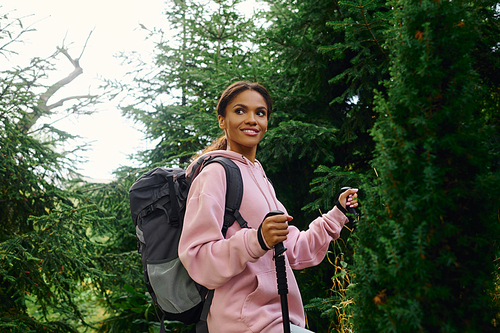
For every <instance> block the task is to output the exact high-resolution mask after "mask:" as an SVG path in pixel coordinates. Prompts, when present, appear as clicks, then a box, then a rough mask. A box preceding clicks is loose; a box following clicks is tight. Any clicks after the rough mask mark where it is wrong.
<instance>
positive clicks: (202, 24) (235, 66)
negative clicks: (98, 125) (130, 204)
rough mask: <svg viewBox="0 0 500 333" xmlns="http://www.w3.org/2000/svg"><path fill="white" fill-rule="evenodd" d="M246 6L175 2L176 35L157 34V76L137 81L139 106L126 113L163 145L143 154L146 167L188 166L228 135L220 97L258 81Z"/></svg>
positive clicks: (171, 8) (173, 27)
mask: <svg viewBox="0 0 500 333" xmlns="http://www.w3.org/2000/svg"><path fill="white" fill-rule="evenodd" d="M241 2H242V1H241V0H233V1H209V2H208V3H199V2H197V1H192V0H182V1H181V0H175V1H171V2H169V4H170V6H169V9H168V11H167V12H166V16H167V20H168V22H169V26H170V28H171V30H170V32H172V31H174V32H175V35H174V37H173V38H167V37H159V36H164V32H163V31H161V30H159V31H153V32H152V35H151V37H156V38H160V41H159V42H158V43H157V45H156V52H157V55H156V63H155V65H156V66H157V70H155V71H154V72H153V74H152V75H151V76H149V77H143V76H141V77H139V78H138V79H137V80H136V82H137V83H138V87H139V91H140V96H139V97H138V98H137V103H136V104H134V105H130V106H126V107H124V108H123V111H124V114H125V115H126V116H128V117H131V118H133V119H134V120H136V121H140V122H141V123H143V124H144V125H145V126H146V129H145V131H146V136H147V138H149V139H151V140H155V141H157V142H159V143H158V144H157V145H156V146H155V147H154V148H153V149H152V150H150V151H147V152H143V153H142V154H141V155H142V159H143V160H144V161H145V162H146V163H148V164H150V163H162V164H164V163H165V162H166V163H169V164H179V163H181V164H186V163H187V162H188V160H189V158H190V157H191V156H192V155H194V154H196V153H197V152H199V151H200V150H201V149H202V148H203V147H205V146H206V145H208V144H209V143H210V142H211V141H213V140H214V139H216V138H217V137H219V136H220V135H221V134H222V132H221V130H220V129H219V128H218V126H217V120H216V114H215V111H214V110H215V106H216V105H217V98H218V96H219V94H221V93H222V91H223V90H224V89H225V87H226V86H228V85H229V84H231V83H233V82H234V81H237V80H244V79H249V80H257V78H256V75H257V73H258V67H259V65H260V63H259V60H258V58H257V57H256V55H255V54H254V47H253V43H252V40H253V39H254V38H255V34H256V27H255V25H254V23H253V21H252V20H251V19H248V18H245V17H244V15H243V14H242V13H240V12H239V11H238V8H237V7H238V5H239V4H240V3H241ZM133 89H135V87H134V88H133Z"/></svg>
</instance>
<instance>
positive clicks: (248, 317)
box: [241, 270, 289, 332]
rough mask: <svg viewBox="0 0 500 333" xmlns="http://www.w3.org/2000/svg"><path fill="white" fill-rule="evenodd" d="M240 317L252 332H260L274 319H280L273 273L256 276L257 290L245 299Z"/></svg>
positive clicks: (279, 305) (279, 304)
mask: <svg viewBox="0 0 500 333" xmlns="http://www.w3.org/2000/svg"><path fill="white" fill-rule="evenodd" d="M287 274H289V271H288V270H287ZM241 317H242V320H243V322H244V323H245V324H246V325H247V326H248V327H249V328H251V329H252V331H253V332H260V331H262V329H264V328H265V327H267V326H268V325H269V323H271V322H272V321H274V320H275V319H276V318H281V303H280V297H279V295H278V287H277V282H276V272H275V271H268V272H264V273H261V274H259V275H257V288H256V289H255V290H254V291H253V292H251V293H250V294H249V295H248V296H247V297H246V299H245V302H244V303H243V308H242V311H241Z"/></svg>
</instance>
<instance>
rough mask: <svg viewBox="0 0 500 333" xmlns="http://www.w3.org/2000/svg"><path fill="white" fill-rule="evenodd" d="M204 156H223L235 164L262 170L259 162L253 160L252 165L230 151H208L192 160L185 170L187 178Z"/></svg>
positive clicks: (238, 154)
mask: <svg viewBox="0 0 500 333" xmlns="http://www.w3.org/2000/svg"><path fill="white" fill-rule="evenodd" d="M206 156H224V157H227V158H229V159H231V160H233V161H235V162H240V163H243V164H246V165H250V166H252V165H254V166H259V169H261V170H262V166H261V164H260V162H259V161H257V160H255V163H252V162H251V161H250V160H249V159H247V158H246V157H245V156H243V155H241V154H240V153H236V152H234V151H231V150H213V151H210V152H208V153H205V154H203V155H201V156H200V157H198V158H197V159H196V160H194V161H193V162H192V163H191V164H190V165H189V166H188V168H187V169H186V175H189V178H191V173H192V172H193V170H194V169H195V168H197V169H199V167H200V164H199V163H198V161H199V160H200V158H202V157H206ZM198 173H199V170H198V171H196V172H195V173H194V177H196V176H197V175H198ZM189 180H190V181H191V180H192V179H189Z"/></svg>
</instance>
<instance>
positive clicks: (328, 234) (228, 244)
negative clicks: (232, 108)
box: [179, 150, 347, 333]
mask: <svg viewBox="0 0 500 333" xmlns="http://www.w3.org/2000/svg"><path fill="white" fill-rule="evenodd" d="M209 154H210V155H221V156H226V157H229V158H230V159H232V160H233V161H234V162H236V164H237V165H238V166H239V168H240V170H241V175H242V178H243V199H242V203H241V207H240V213H241V215H242V216H243V218H244V219H245V220H246V221H247V222H248V225H249V226H250V227H251V229H241V228H240V226H239V225H238V223H237V222H235V223H234V224H233V225H232V226H231V227H230V228H229V229H228V232H227V236H226V239H224V237H223V236H222V233H221V229H222V222H223V216H224V203H225V196H226V175H225V171H224V168H223V167H222V166H221V165H219V164H218V163H212V164H210V165H208V166H207V167H205V168H204V169H203V170H202V172H200V174H199V175H198V176H197V177H196V178H195V180H194V181H193V183H192V185H191V189H190V191H189V196H188V202H187V208H186V215H185V218H184V228H183V231H182V236H181V239H180V243H179V257H180V259H181V261H182V263H183V264H184V266H185V267H186V269H187V271H188V272H189V275H190V276H191V277H192V278H193V279H194V280H195V281H196V282H198V283H199V284H201V285H204V286H206V287H207V288H209V289H215V294H214V299H213V302H212V306H211V308H210V313H209V316H208V327H209V331H210V333H217V332H221V333H228V332H237V333H242V332H261V333H270V332H273V333H274V332H279V331H280V330H281V329H282V327H283V323H282V315H281V303H280V297H279V295H278V289H277V283H276V268H275V263H274V260H273V253H274V251H272V250H270V251H264V250H263V249H262V248H261V246H260V245H259V242H258V240H257V229H258V227H259V225H260V224H261V223H262V220H263V219H264V216H265V215H266V214H267V213H268V212H269V211H271V210H276V209H278V210H281V211H283V212H285V213H286V210H285V207H283V205H282V204H281V203H280V202H279V201H278V199H277V198H276V194H275V192H274V188H273V187H272V185H271V184H270V183H269V181H268V180H267V178H266V175H265V173H264V169H263V168H262V166H261V165H260V163H259V162H258V161H256V162H255V163H252V162H251V161H249V160H248V159H246V158H245V157H243V156H241V155H240V154H238V153H235V152H232V151H225V150H224V151H223V150H218V151H213V152H210V153H209ZM192 166H193V164H191V166H190V167H189V168H188V174H189V172H190V169H191V167H192ZM346 221H347V218H346V216H345V215H344V214H343V213H342V212H341V211H340V210H338V209H337V208H336V207H335V208H333V209H332V210H331V211H329V212H328V213H326V214H324V215H323V216H322V217H319V218H317V219H315V220H314V221H313V222H312V223H311V224H310V225H309V229H308V230H307V231H302V232H300V231H299V230H298V229H297V228H296V227H294V226H292V225H290V226H289V234H288V238H287V240H286V241H285V242H284V245H285V247H286V248H287V251H286V252H285V257H286V266H287V267H286V270H287V279H288V292H289V293H288V306H289V313H290V321H291V322H292V323H293V324H295V325H298V326H301V327H304V326H305V318H304V309H303V305H302V298H301V296H300V292H299V288H298V286H297V281H296V280H295V277H294V275H293V272H292V269H303V268H306V267H310V266H314V265H317V264H319V263H320V262H321V261H322V260H323V258H324V257H325V254H326V251H327V250H328V246H329V244H330V242H331V241H332V240H334V239H337V238H338V237H339V234H340V230H341V229H342V227H343V226H344V223H345V222H346Z"/></svg>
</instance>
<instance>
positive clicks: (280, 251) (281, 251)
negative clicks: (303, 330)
mask: <svg viewBox="0 0 500 333" xmlns="http://www.w3.org/2000/svg"><path fill="white" fill-rule="evenodd" d="M283 214H285V213H283V212H282V211H279V210H273V211H270V212H269V213H267V215H266V217H264V220H265V219H266V218H268V217H269V216H274V215H283ZM285 251H286V248H285V246H284V245H283V242H281V243H278V244H276V245H275V246H274V263H275V265H276V279H277V282H278V294H279V295H280V299H281V313H282V316H283V332H284V333H290V318H289V314H288V299H287V294H288V282H287V280H286V267H285Z"/></svg>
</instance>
